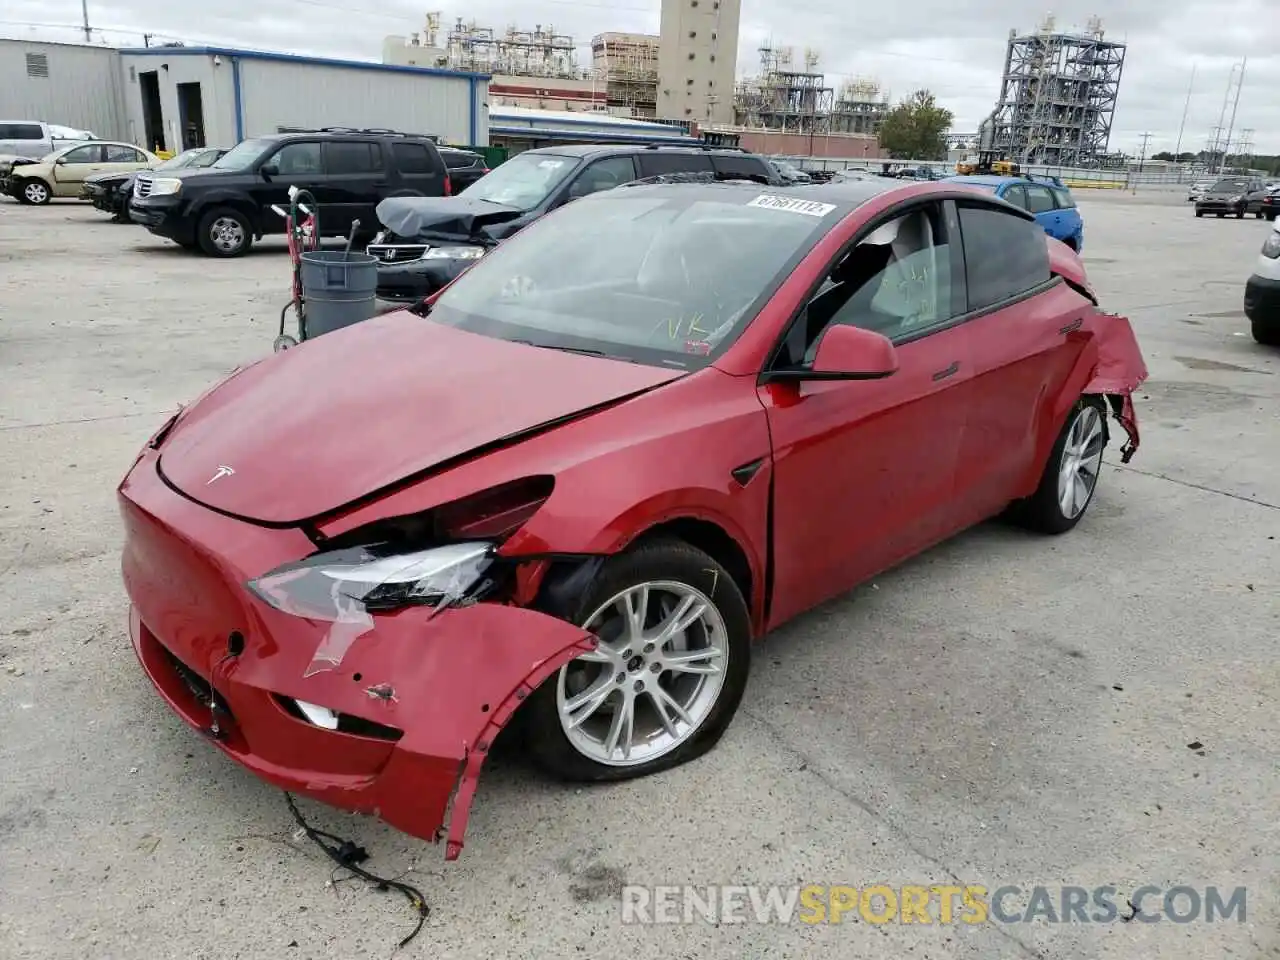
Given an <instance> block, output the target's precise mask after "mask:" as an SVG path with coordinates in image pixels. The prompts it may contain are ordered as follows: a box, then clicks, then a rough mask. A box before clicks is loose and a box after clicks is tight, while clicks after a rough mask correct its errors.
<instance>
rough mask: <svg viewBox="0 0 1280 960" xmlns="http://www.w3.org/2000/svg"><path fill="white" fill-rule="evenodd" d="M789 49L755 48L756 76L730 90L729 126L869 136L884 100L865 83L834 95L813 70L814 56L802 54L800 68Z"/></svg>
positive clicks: (845, 86) (884, 108) (885, 97)
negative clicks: (757, 55)
mask: <svg viewBox="0 0 1280 960" xmlns="http://www.w3.org/2000/svg"><path fill="white" fill-rule="evenodd" d="M794 58H795V53H794V51H793V50H792V48H791V47H777V48H775V47H771V46H764V47H761V48H760V73H759V74H758V75H757V76H755V77H751V78H749V79H747V80H744V81H742V82H741V83H739V84H738V85H737V87H736V89H735V91H734V101H733V112H734V122H735V124H737V125H738V126H740V127H744V128H747V129H765V130H777V131H781V132H787V133H802V134H816V135H818V136H825V135H827V134H832V133H836V134H841V133H844V134H848V133H856V134H864V135H867V136H871V135H874V134H875V132H876V129H877V128H878V127H879V125H880V121H881V120H882V119H884V115H885V113H887V112H888V110H889V95H888V94H887V93H885V92H883V91H882V90H881V89H880V85H879V84H878V83H877V82H876V81H874V80H870V79H856V80H850V81H846V82H845V83H844V84H842V85H841V86H840V88H839V91H838V93H837V90H836V88H835V87H833V86H831V85H830V84H829V83H827V78H826V75H825V74H823V73H821V72H820V71H819V70H818V61H819V56H818V53H817V51H815V50H812V49H807V50H805V52H804V60H803V69H797V65H796V64H795V63H794Z"/></svg>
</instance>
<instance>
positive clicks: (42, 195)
mask: <svg viewBox="0 0 1280 960" xmlns="http://www.w3.org/2000/svg"><path fill="white" fill-rule="evenodd" d="M22 195H23V196H24V197H26V198H27V199H28V200H29V201H31V202H32V203H47V202H48V201H49V188H48V187H46V186H45V185H44V184H43V183H41V182H40V181H39V180H31V181H29V182H28V183H26V184H25V185H24V186H23V188H22Z"/></svg>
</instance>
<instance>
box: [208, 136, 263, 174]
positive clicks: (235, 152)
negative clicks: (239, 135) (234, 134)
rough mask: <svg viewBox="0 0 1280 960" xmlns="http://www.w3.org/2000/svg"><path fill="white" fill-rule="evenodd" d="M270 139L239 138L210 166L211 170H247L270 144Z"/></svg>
mask: <svg viewBox="0 0 1280 960" xmlns="http://www.w3.org/2000/svg"><path fill="white" fill-rule="evenodd" d="M273 143H274V141H271V140H261V139H259V140H241V141H240V142H239V143H237V144H236V145H235V146H234V147H232V148H231V149H230V150H228V151H227V152H226V153H224V154H223V155H222V156H221V157H220V158H219V159H218V160H217V161H216V162H215V163H214V164H213V165H212V166H211V167H210V169H211V170H248V169H249V167H250V166H252V165H253V162H254V161H255V160H257V159H258V158H259V157H260V156H262V153H263V151H264V150H266V149H267V148H268V147H270V146H272V145H273Z"/></svg>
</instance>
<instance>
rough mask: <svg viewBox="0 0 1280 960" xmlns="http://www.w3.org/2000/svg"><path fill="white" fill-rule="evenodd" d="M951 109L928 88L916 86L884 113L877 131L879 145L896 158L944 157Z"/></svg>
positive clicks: (927, 158) (930, 158)
mask: <svg viewBox="0 0 1280 960" xmlns="http://www.w3.org/2000/svg"><path fill="white" fill-rule="evenodd" d="M951 119H952V114H951V111H950V110H947V109H945V108H944V107H940V106H938V101H937V100H936V99H935V98H934V96H933V94H932V93H930V92H929V91H928V90H917V91H916V92H915V93H913V94H911V96H909V97H907V99H905V100H903V101H902V102H901V103H899V104H898V105H897V106H896V107H894V108H893V109H892V110H890V111H889V112H888V113H886V114H885V116H884V120H883V121H881V123H880V129H879V130H878V131H877V134H878V136H879V137H880V146H881V147H883V148H884V149H885V150H888V151H889V156H891V157H893V158H894V159H895V160H945V159H946V158H947V140H946V132H947V130H948V129H949V128H950V126H951Z"/></svg>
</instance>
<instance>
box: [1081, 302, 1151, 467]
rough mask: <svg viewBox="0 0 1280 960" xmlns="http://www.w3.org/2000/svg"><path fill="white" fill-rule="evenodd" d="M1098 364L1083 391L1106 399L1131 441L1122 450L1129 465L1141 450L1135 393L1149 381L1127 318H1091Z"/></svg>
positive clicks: (1103, 315) (1102, 315) (1104, 315)
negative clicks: (1139, 446) (1134, 405)
mask: <svg viewBox="0 0 1280 960" xmlns="http://www.w3.org/2000/svg"><path fill="white" fill-rule="evenodd" d="M1091 326H1092V329H1093V334H1094V337H1093V342H1094V344H1095V345H1096V348H1097V364H1096V366H1095V367H1094V372H1093V378H1092V379H1091V380H1090V381H1089V383H1088V384H1087V385H1086V386H1085V388H1084V392H1085V393H1086V394H1092V395H1096V396H1102V397H1106V398H1107V402H1108V403H1110V404H1111V412H1112V415H1113V416H1114V417H1115V418H1116V420H1117V421H1118V422H1119V424H1120V425H1121V426H1122V427H1123V428H1124V431H1125V433H1126V434H1127V435H1128V438H1129V439H1128V441H1127V442H1126V443H1125V445H1124V446H1123V447H1121V448H1120V462H1121V463H1128V462H1129V461H1130V460H1131V459H1132V458H1133V455H1134V454H1135V453H1136V452H1137V450H1138V444H1139V442H1140V437H1139V435H1138V415H1137V413H1136V411H1135V410H1134V408H1133V391H1134V390H1136V389H1138V387H1139V386H1140V385H1141V384H1142V383H1143V381H1145V380H1146V379H1147V376H1148V374H1147V363H1146V361H1145V360H1144V359H1143V357H1142V349H1141V348H1140V347H1139V346H1138V338H1137V336H1136V335H1135V334H1134V332H1133V326H1132V325H1131V324H1130V323H1129V320H1128V319H1127V318H1125V317H1120V316H1116V315H1115V314H1113V313H1102V312H1098V313H1096V314H1094V316H1093V318H1092V324H1091Z"/></svg>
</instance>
